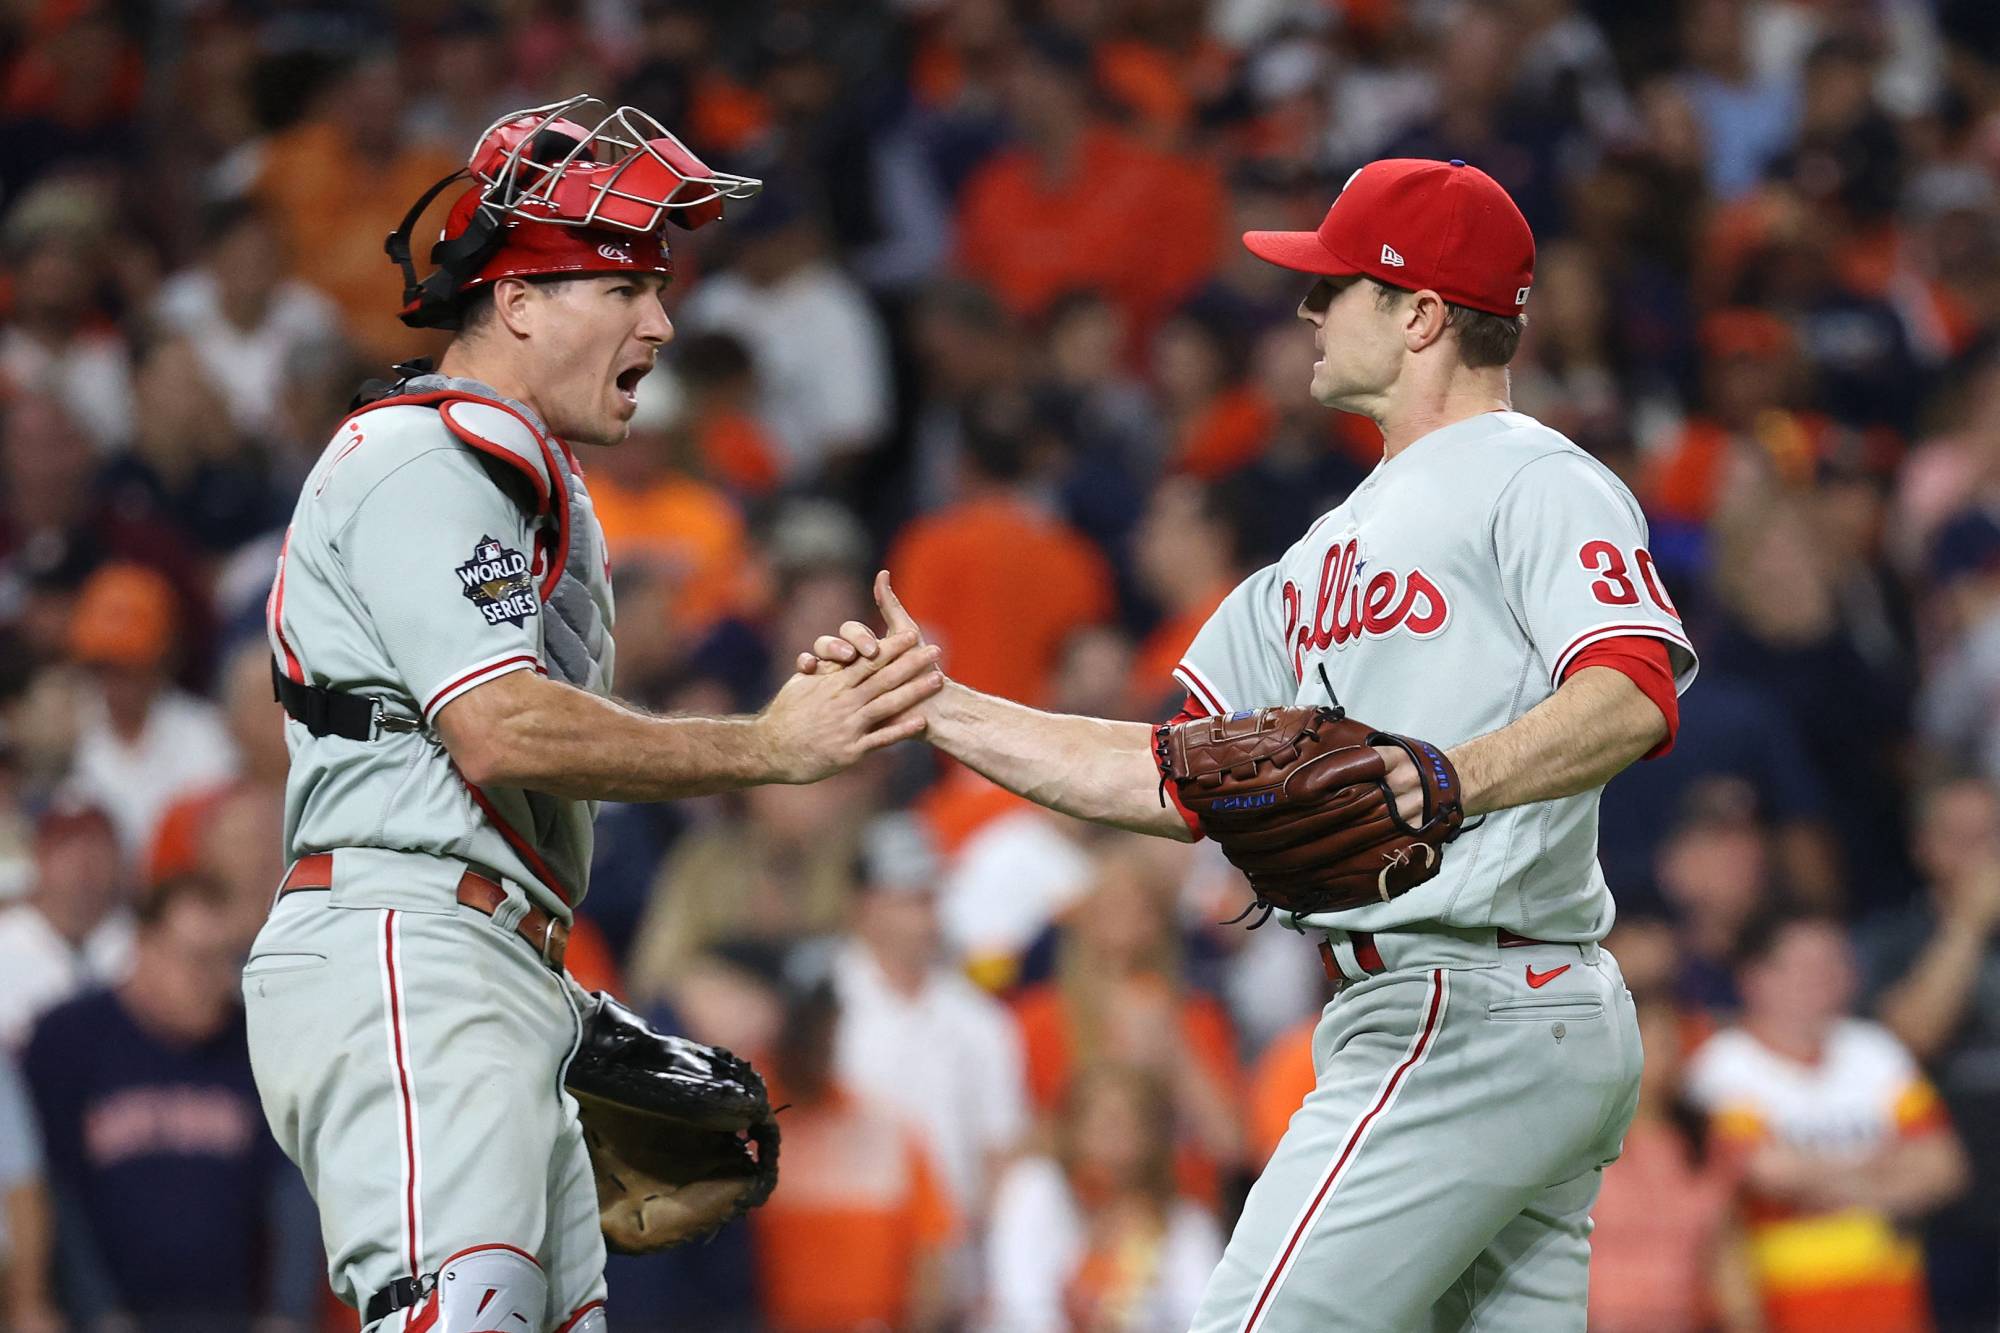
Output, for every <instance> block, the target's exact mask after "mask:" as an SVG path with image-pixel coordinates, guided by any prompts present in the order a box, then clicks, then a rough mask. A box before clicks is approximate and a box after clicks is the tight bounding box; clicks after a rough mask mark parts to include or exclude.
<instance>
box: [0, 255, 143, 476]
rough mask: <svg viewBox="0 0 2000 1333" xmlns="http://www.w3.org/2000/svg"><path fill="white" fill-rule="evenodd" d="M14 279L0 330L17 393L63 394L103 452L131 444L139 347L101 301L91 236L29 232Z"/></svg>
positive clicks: (0, 372) (6, 375)
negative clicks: (106, 314) (108, 318)
mask: <svg viewBox="0 0 2000 1333" xmlns="http://www.w3.org/2000/svg"><path fill="white" fill-rule="evenodd" d="M13 280H14V290H13V309H12V312H11V317H10V318H9V320H8V322H7V324H6V326H5V328H4V330H0V381H4V383H5V384H6V385H7V386H8V387H9V388H10V390H11V391H12V392H13V393H17V394H37V395H47V396H48V397H50V398H53V399H55V400H56V401H57V402H58V403H60V404H61V405H62V408H63V410H64V412H65V413H66V414H68V415H69V416H70V417H72V418H74V419H75V420H76V422H77V423H78V424H79V425H80V426H82V427H83V429H84V432H85V434H86V436H87V437H88V439H89V440H90V443H91V444H92V445H93V446H94V447H95V448H96V450H97V451H98V452H99V453H110V452H112V451H114V450H117V449H122V448H124V447H125V444H126V442H127V441H128V440H130V439H131V438H132V362H131V353H130V349H129V348H128V347H127V346H126V343H125V340H124V339H123V338H121V337H120V336H119V335H118V332H117V331H116V330H115V329H114V328H111V327H109V326H108V325H107V324H106V323H105V321H104V319H103V317H102V315H103V312H102V311H101V310H100V309H99V308H98V302H97V289H96V285H95V284H96V281H97V270H96V269H95V268H94V267H93V266H92V264H91V262H90V256H89V252H88V248H87V242H86V240H85V238H83V237H79V236H75V235H71V234H58V233H55V232H48V233H44V234H42V235H39V236H35V237H32V238H29V239H28V240H26V241H25V242H23V243H22V247H21V250H20V252H19V254H18V256H17V257H16V259H15V261H14V264H13Z"/></svg>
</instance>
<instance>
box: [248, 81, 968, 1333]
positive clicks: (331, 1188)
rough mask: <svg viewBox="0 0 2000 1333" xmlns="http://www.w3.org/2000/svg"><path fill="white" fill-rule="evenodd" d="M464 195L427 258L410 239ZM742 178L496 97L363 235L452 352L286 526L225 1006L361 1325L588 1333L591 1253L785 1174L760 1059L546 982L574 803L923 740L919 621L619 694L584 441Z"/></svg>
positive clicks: (565, 906)
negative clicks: (770, 671) (417, 188)
mask: <svg viewBox="0 0 2000 1333" xmlns="http://www.w3.org/2000/svg"><path fill="white" fill-rule="evenodd" d="M461 183H462V184H461ZM454 185H461V188H460V189H459V191H458V193H457V195H456V197H455V198H454V199H453V201H452V203H451V208H450V213H449V217H448V219H447V221H446V223H445V225H444V229H443V234H442V236H441V238H440V240H439V241H438V243H437V245H436V246H435V247H434V248H433V249H432V250H431V260H432V263H433V264H434V265H435V268H434V271H432V272H431V273H429V274H428V275H425V276H422V277H420V276H419V275H418V273H417V269H416V266H415V263H414V261H413V259H412V257H411V253H410V235H411V231H412V229H413V228H414V227H415V226H416V222H417V219H418V217H419V215H420V214H421V213H422V212H423V210H424V208H425V207H426V205H428V204H429V203H430V202H431V200H432V199H434V198H436V197H437V196H439V195H440V194H441V193H443V192H444V191H445V190H447V189H449V188H451V187H452V186H454ZM756 188H757V182H755V181H752V180H749V179H746V178H743V177H740V176H731V175H726V174H724V173H721V172H717V171H711V170H710V169H709V168H708V167H706V166H705V165H703V164H702V162H701V161H700V160H699V159H697V158H696V157H695V156H694V155H693V154H692V153H691V152H689V151H688V149H687V148H686V147H685V146H684V145H683V144H681V143H680V141H679V140H677V139H675V138H674V137H673V136H672V135H671V134H669V133H667V131H666V130H665V129H663V128H662V127H661V126H660V125H659V124H658V123H657V122H655V121H653V120H651V119H649V118H647V117H646V116H644V115H642V114H641V113H639V112H637V111H635V110H633V109H632V108H630V107H625V108H620V109H617V110H610V109H607V108H605V107H603V106H601V105H599V104H597V103H595V102H594V101H593V100H592V99H589V98H573V99H571V100H569V101H567V102H563V103H561V104H558V105H554V106H547V107H540V108H535V109H533V110H529V111H522V112H518V113H515V114H512V115H509V116H506V117H503V118H502V119H501V120H500V121H499V122H497V123H496V124H495V125H494V126H493V127H492V128H490V129H489V130H488V131H487V132H486V133H485V134H484V135H482V136H481V138H480V140H479V142H478V144H477V145H476V146H475V147H474V149H473V153H472V156H471V159H470V162H469V164H468V166H467V168H466V170H465V171H463V172H461V173H458V174H457V175H455V176H452V177H448V178H447V179H445V180H443V181H440V182H439V183H438V184H437V185H436V186H435V187H433V188H432V190H431V191H430V192H429V193H427V194H426V195H425V196H424V198H422V199H420V200H418V201H417V202H416V204H415V206H414V207H412V208H411V210H410V213H409V215H408V217H407V218H406V219H405V221H404V223H403V225H402V227H401V228H400V229H399V230H398V232H397V233H396V234H395V235H394V236H391V237H390V238H389V241H388V243H387V249H388V252H389V255H390V256H391V258H393V259H395V260H396V261H397V262H398V263H399V264H400V265H401V267H402V269H403V272H404V275H405V279H406V288H405V294H404V298H405V303H404V306H403V311H402V314H403V319H404V320H405V321H406V322H407V323H409V324H411V325H412V326H415V327H419V328H429V327H441V328H448V329H451V330H454V331H455V334H456V336H455V337H454V338H453V340H452V341H451V344H450V347H449V349H448V350H447V351H446V353H445V355H444V358H443V362H442V365H441V366H440V368H439V369H438V370H437V371H436V372H432V371H431V370H430V369H429V368H428V367H427V366H423V365H410V366H404V367H399V371H400V377H399V379H398V380H397V381H396V382H395V383H394V384H393V385H376V386H372V387H370V388H368V389H364V391H363V395H362V397H361V398H360V399H359V400H357V403H356V410H355V411H354V413H353V414H352V415H351V416H349V417H348V419H347V420H346V421H344V422H342V423H341V425H340V427H339V428H338V429H337V430H336V432H335V434H334V437H333V440H332V441H331V443H330V444H328V446H327V448H326V451H325V453H324V455H323V456H322V457H321V459H320V461H319V463H318V465H317V466H316V467H315V468H314V469H313V471H312V474H311V476H310V477H309V478H308V479H307V481H306V483H305V486H304V489H303V491H302V493H301V494H300V496H299V501H298V505H297V508H296V509H295V511H294V513H293V518H292V523H291V526H290V528H289V529H288V531H287V534H286V538H285V543H284V548H283V552H282V554H281V555H280V556H279V560H278V568H277V573H276V578H275V580H274V581H273V584H272V587H271V593H270V598H269V601H268V603H267V607H266V613H267V616H266V619H267V631H268V635H269V639H270V647H271V652H272V655H273V659H274V663H273V678H274V683H275V688H276V692H277V695H278V698H279V700H280V701H281V702H282V704H283V705H284V709H285V711H286V713H287V714H289V716H290V721H289V722H288V724H287V727H286V736H287V741H288V743H289V746H290V749H291V756H292V766H291V773H290V778H289V781H288V784H287V789H286V810H285V843H286V856H287V860H288V861H289V863H290V868H289V869H288V871H287V872H286V874H285V877H284V881H283V883H282V884H281V885H280V886H279V889H278V894H277V900H276V902H275V904H274V906H273V908H272V912H271V917H270V920H269V921H268V922H267V923H266V925H265V927H264V929H263V931H262V932H261V933H260V935H259V936H258V939H257V942H256V944H255V946H254V949H253V952H252V955H251V957H250V959H249V962H248V963H247V965H246V966H245V968H244V972H243V988H244V1000H245V1005H246V1009H247V1012H248V1019H249V1029H250V1045H251V1057H252V1063H253V1067H254V1070H255V1073H256V1077H257V1086H258V1091H259V1094H260V1096H261V1098H262V1101H263V1105H264V1110H265V1113H266V1115H267V1116H268V1117H269V1120H270V1124H271V1128H272V1131H273V1133H274V1134H275V1135H276V1137H277V1140H278V1143H279V1144H280V1145H281V1146H282V1147H283V1149H284V1150H285V1152H286V1153H287V1154H288V1155H289V1156H290V1157H291V1158H292V1159H293V1160H294V1161H295V1162H297V1163H298V1165H299V1166H300V1168H301V1169H302V1170H303V1171H304V1173H305V1177H306V1181H307V1183H308V1184H309V1185H310V1186H311V1188H312V1192H313V1196H314V1198H315V1200H316V1201H317V1203H318V1206H319V1211H320V1224H321V1230H322V1233H323V1237H324V1240H325V1244H326V1250H327V1263H328V1272H329V1276H330V1278H331V1281H332V1284H333V1288H334V1290H335V1292H336V1293H338V1295H339V1296H340V1297H341V1299H343V1300H345V1301H347V1302H348V1303H349V1304H351V1305H353V1306H355V1307H357V1308H358V1309H359V1310H360V1311H361V1312H362V1316H363V1318H364V1320H365V1321H366V1324H367V1327H368V1328H369V1329H370V1330H385V1329H399V1330H400V1329H425V1330H431V1331H432V1333H474V1331H485V1330H508V1331H515V1330H519V1331H521V1333H527V1331H530V1330H532V1331H533V1333H546V1331H547V1330H562V1333H583V1331H588V1330H599V1331H601V1330H602V1329H604V1327H605V1326H606V1325H605V1316H604V1312H603V1305H604V1275H603V1270H604V1255H605V1249H606V1245H607V1243H608V1244H609V1245H610V1246H611V1247H613V1248H615V1249H619V1250H631V1251H641V1250H648V1249H657V1248H659V1247H661V1246H664V1245H670V1244H673V1243H675V1242H677V1241H680V1240H684V1239H687V1238H689V1237H692V1236H697V1235H701V1234H704V1233H706V1232H708V1231H711V1230H713V1229H714V1228H716V1227H718V1226H720V1225H721V1224H722V1223H724V1222H725V1221H727V1220H729V1219H730V1218H731V1217H733V1216H735V1215H736V1214H738V1213H740V1212H741V1211H743V1210H744V1209H746V1208H750V1207H753V1206H755V1205H756V1204H758V1203H759V1202H761V1201H762V1200H763V1199H764V1198H765V1197H767V1196H768V1195H769V1193H770V1191H771V1189H772V1187H773V1185H774V1184H775V1182H776V1178H777V1168H778V1156H777V1150H778V1131H777V1126H776V1124H775V1122H774V1120H773V1117H772V1112H771V1107H770V1105H769V1103H768V1101H767V1100H766V1096H765V1091H764V1086H763V1082H762V1080H761V1079H759V1077H758V1076H757V1074H756V1072H755V1071H754V1070H753V1069H751V1067H750V1066H749V1065H748V1064H746V1063H745V1062H744V1061H742V1060H739V1059H737V1058H735V1057H734V1056H732V1055H730V1054H729V1053H728V1052H727V1051H723V1050H717V1049H711V1048H708V1047H705V1046H701V1045H699V1044H697V1043H694V1042H690V1041H686V1040H683V1039H681V1038H677V1037H670V1036H663V1035H661V1034H659V1033H656V1032H654V1031H652V1030H651V1029H649V1028H648V1027H647V1026H646V1025H645V1024H644V1023H643V1022H642V1021H640V1020H639V1019H638V1018H637V1017H636V1016H634V1015H633V1014H631V1013H630V1012H628V1011H626V1010H624V1009H623V1008H621V1007H620V1006H619V1005H617V1004H616V1003H615V1002H613V1001H612V1000H610V999H608V998H607V997H605V996H602V995H590V994H585V993H583V992H582V991H581V990H580V989H579V988H578V987H577V986H576V984H575V983H574V982H573V981H572V980H571V979H570V978H569V976H568V974H567V973H566V972H565V971H564V969H563V956H564V950H565V946H566V944H567V942H568V937H569V927H570V921H571V914H572V912H573V911H574V909H575V907H576V905H577V903H578V902H580V901H581V900H582V898H583V894H584V889H585V881H586V878H587V874H588V871H589V867H590V859H591V821H592V817H593V814H594V812H595V802H597V801H599V800H622V801H657V800H666V799H670V798H673V797H678V796H690V795H697V794H701V793H707V792H716V791H722V790H725V789H728V788H732V787H741V786H744V785H748V784H753V783H765V782H809V781H813V780H815V779H817V778H820V777H823V776H825V775H827V774H829V773H832V772H834V771H836V770H838V769H840V768H843V767H845V766H847V765H849V764H851V763H853V762H854V761H855V760H856V759H858V758H859V757H861V756H862V755H863V754H866V753H868V752H869V751H871V750H875V749H878V748H880V747H882V746H885V745H888V744H891V743H893V742H895V741H897V740H900V739H903V738H905V737H908V736H910V735H913V734H914V733H915V732H916V731H917V730H918V729H919V728H921V726H922V720H921V718H920V717H916V716H913V715H912V714H911V713H910V711H909V710H910V709H911V707H912V706H913V705H915V704H917V703H920V702H921V701H922V700H923V699H924V698H926V697H927V696H928V695H930V694H932V693H934V692H935V691H936V690H937V689H938V688H939V686H940V685H941V683H942V682H941V679H940V678H939V677H938V676H937V674H936V672H935V671H934V670H933V668H932V666H931V662H930V654H929V653H928V651H927V650H925V649H921V648H919V647H918V646H917V642H916V639H917V636H915V635H906V636H904V638H903V639H902V640H900V641H896V642H893V643H892V644H891V645H890V648H889V651H888V652H887V653H885V654H883V655H882V656H881V658H880V661H881V663H882V665H881V667H880V669H879V670H875V671H872V672H869V673H866V674H859V673H854V674H850V673H845V672H843V673H841V676H840V677H834V676H828V677H826V678H823V679H821V680H809V679H807V678H804V677H799V678H795V679H793V680H792V681H790V682H788V683H787V684H786V685H785V686H784V688H782V689H781V690H780V691H779V692H778V694H777V696H776V697H775V698H774V699H773V700H772V701H771V703H770V705H769V706H768V707H767V708H765V710H764V711H763V712H762V713H760V714H758V715H757V716H755V717H737V718H700V717H674V718H655V717H649V716H647V715H645V714H642V713H639V712H635V711H633V710H630V709H627V708H624V707H621V706H620V705H618V704H617V703H614V702H613V701H611V699H610V698H609V697H608V696H609V692H610V689H611V680H612V659H613V643H612V638H611V619H612V601H611V583H610V567H609V564H608V561H607V559H606V553H605V547H604V537H603V534H602V533H601V532H600V531H599V528H598V524H597V520H596V518H595V516H594V514H593V512H592V509H591V503H590V494H589V491H588V489H587V488H586V486H585V484H584V479H583V472H582V469H581V466H580V465H579V462H578V460H577V457H576V454H575V453H574V452H573V451H572V446H575V445H584V444H587V445H599V446H603V445H614V444H617V443H618V442H619V441H620V440H622V439H623V438H624V436H625V433H626V425H627V422H628V421H629V420H630V418H631V416H632V412H633V408H634V405H635V398H634V393H633V390H634V388H635V386H636V385H637V384H638V382H639V380H640V378H641V377H642V376H644V375H645V374H646V373H647V371H648V370H649V369H650V368H651V366H652V365H653V361H654V357H655V355H656V353H657V352H658V351H659V349H660V348H661V347H662V346H663V345H664V344H665V343H666V342H667V341H668V340H669V338H670V337H671V336H672V332H673V330H672V327H671V326H670V325H669V323H668V321H667V317H666V314H665V311H664V309H663V308H662V305H661V294H662V290H663V288H664V286H665V284H666V282H667V281H668V278H669V276H670V274H671V272H672V269H671V265H670V262H669V259H668V252H667V244H666V237H667V227H668V224H672V225H674V226H678V227H682V228H692V227H699V226H702V225H705V224H707V223H709V222H712V221H715V220H716V219H717V218H719V217H720V216H721V213H722V210H723V207H724V205H725V203H726V202H727V201H731V200H737V199H742V198H744V197H745V196H747V195H749V194H750V193H752V192H754V191H755V189H756ZM565 1087H567V1089H568V1092H567V1093H566V1092H565V1090H564V1089H565Z"/></svg>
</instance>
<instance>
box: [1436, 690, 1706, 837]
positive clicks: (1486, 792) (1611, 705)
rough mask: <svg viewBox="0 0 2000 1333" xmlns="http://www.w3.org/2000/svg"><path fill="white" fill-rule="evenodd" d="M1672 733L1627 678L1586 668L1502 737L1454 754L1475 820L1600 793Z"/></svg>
mask: <svg viewBox="0 0 2000 1333" xmlns="http://www.w3.org/2000/svg"><path fill="white" fill-rule="evenodd" d="M1666 734H1667V720H1666V719H1665V718H1664V717H1662V716H1661V715H1660V710H1659V709H1658V708H1657V707H1656V706H1655V705H1654V704H1653V702H1652V701H1651V700H1650V699H1648V698H1647V697H1646V696H1645V695H1644V694H1643V693H1641V692H1640V690H1639V687H1638V686H1637V685H1634V684H1633V683H1632V682H1631V680H1630V679H1629V678H1627V677H1626V676H1625V675H1623V674H1622V673H1620V672H1618V671H1616V670H1614V669H1612V668H1610V667H1602V666H1591V667H1585V668H1584V669H1583V670H1581V671H1579V672H1577V673H1576V674H1575V675H1574V676H1571V677H1570V678H1569V679H1568V680H1566V681H1564V682H1563V684H1562V686H1561V688H1559V689H1558V690H1557V691H1556V692H1555V693H1554V694H1553V695H1550V696H1549V697H1548V698H1547V699H1544V700H1542V702H1541V703H1539V704H1537V705H1535V707H1534V708H1532V709H1530V710H1529V711H1528V713H1527V714H1526V715H1525V716H1522V717H1519V718H1516V719H1515V720H1514V721H1512V722H1510V723H1508V724H1507V725H1506V726H1504V727H1502V728H1500V730H1498V731H1493V732H1488V733H1487V734H1486V735H1484V736H1480V737H1477V738H1475V739H1473V740H1470V741H1467V742H1466V743H1465V744H1463V745H1461V746H1459V747H1458V748H1456V749H1454V750H1453V751H1451V761H1452V763H1453V764H1454V765H1456V766H1457V768H1458V776H1459V780H1460V781H1461V782H1462V783H1463V784H1464V791H1465V813H1466V814H1467V815H1468V816H1472V815H1483V814H1488V813H1490V812H1492V811H1495V810H1506V809H1508V808H1510V807H1512V806H1517V805H1527V804H1529V803H1530V802H1533V801H1549V800H1555V799H1557V798H1559V797H1563V796H1575V795H1576V794H1578V793H1579V792H1586V791H1591V790H1594V789H1596V788H1598V787H1601V786H1603V785H1604V784H1605V783H1607V782H1609V781H1610V780H1611V779H1612V778H1614V777H1616V776H1617V775H1618V774H1619V773H1621V772H1623V771H1624V770H1625V768H1626V767H1628V766H1629V765H1630V764H1631V763H1632V762H1633V761H1634V760H1636V759H1638V758H1639V757H1640V756H1641V755H1643V754H1645V753H1646V752H1647V751H1648V750H1650V749H1652V748H1653V747H1654V746H1655V745H1657V744H1659V742H1660V741H1661V739H1662V738H1664V737H1665V736H1666Z"/></svg>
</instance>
